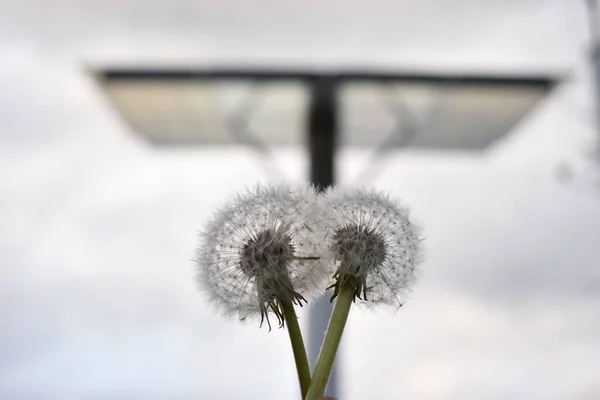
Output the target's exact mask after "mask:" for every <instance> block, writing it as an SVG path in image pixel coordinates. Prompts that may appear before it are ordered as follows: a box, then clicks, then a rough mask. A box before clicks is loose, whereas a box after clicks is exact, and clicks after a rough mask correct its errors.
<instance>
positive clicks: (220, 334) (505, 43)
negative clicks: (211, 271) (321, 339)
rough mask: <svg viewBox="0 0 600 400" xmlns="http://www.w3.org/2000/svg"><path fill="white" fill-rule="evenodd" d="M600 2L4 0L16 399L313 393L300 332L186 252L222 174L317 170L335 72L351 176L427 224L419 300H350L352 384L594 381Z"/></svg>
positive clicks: (0, 307) (1, 30) (495, 392)
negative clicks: (221, 309)
mask: <svg viewBox="0 0 600 400" xmlns="http://www.w3.org/2000/svg"><path fill="white" fill-rule="evenodd" d="M592 3H593V2H589V3H586V2H585V1H583V0H581V1H574V0H525V1H524V0H504V1H492V0H484V1H482V0H478V1H475V0H456V1H452V2H449V1H444V0H422V1H418V2H417V1H373V2H366V1H364V2H361V1H343V2H342V1H333V0H331V1H319V2H317V1H301V0H294V1H292V0H288V1H242V0H230V1H222V2H218V1H215V0H171V1H168V2H167V1H158V0H152V1H133V0H130V1H128V0H119V1H117V0H110V1H109V0H105V1H92V0H55V1H47V2H39V1H33V0H19V1H10V0H4V1H0V399H261V400H262V399H294V398H298V397H299V396H298V394H297V392H298V389H297V382H296V375H295V369H294V364H293V359H292V353H291V350H290V348H289V343H288V339H287V333H286V332H285V331H283V330H275V331H273V332H271V333H268V332H267V331H266V330H265V329H261V330H259V329H258V328H257V326H254V325H253V324H251V323H247V324H241V323H239V322H238V321H235V320H226V319H223V318H221V317H220V316H219V315H214V314H213V313H212V312H211V310H210V309H209V308H208V307H207V305H206V304H205V302H204V300H203V298H202V296H201V295H200V294H199V293H198V292H197V289H196V287H195V284H194V266H193V262H192V259H193V257H194V248H195V246H196V244H197V243H196V242H197V232H198V231H199V230H200V229H201V228H202V226H203V223H204V222H205V221H206V219H207V218H208V217H209V216H210V214H211V212H212V210H213V209H214V208H215V207H217V206H219V205H220V204H221V203H222V201H223V200H224V199H226V198H227V197H228V196H230V195H231V194H233V193H236V192H238V191H240V190H241V189H243V188H244V187H248V186H252V185H253V184H255V183H256V182H266V181H270V180H276V179H277V180H281V179H285V180H288V181H305V180H308V179H309V178H310V177H311V175H310V169H311V166H312V167H313V170H314V162H311V154H312V155H313V156H314V155H315V152H317V153H318V151H320V150H323V147H322V146H316V145H315V142H314V141H311V140H313V139H310V137H311V136H310V134H309V133H310V132H313V133H314V132H315V131H319V129H316V128H315V127H314V125H313V123H314V119H315V118H317V117H315V113H317V114H319V113H318V112H317V111H315V110H317V109H318V108H314V107H315V104H321V103H319V101H318V99H322V98H321V97H319V96H320V95H321V94H323V93H327V90H325V89H324V92H319V91H318V88H323V87H327V86H319V85H318V84H314V81H315V79H316V78H315V76H317V77H322V76H326V77H330V78H331V76H334V77H337V78H336V79H337V80H335V79H334V80H335V82H336V85H337V84H339V85H338V86H339V87H337V86H336V90H335V92H334V94H333V95H331V97H330V98H329V102H326V104H328V105H331V104H335V107H336V108H335V110H336V111H335V112H336V116H337V120H336V121H337V123H336V124H335V131H336V133H337V141H336V142H335V143H336V146H337V147H336V153H335V164H334V165H335V168H334V170H333V173H334V175H333V177H334V178H335V180H336V182H338V183H341V184H360V185H368V186H375V187H378V188H380V189H384V190H386V191H388V192H389V193H391V194H393V195H395V196H398V197H400V198H402V199H403V200H404V201H405V202H406V203H407V204H409V205H410V206H411V208H412V210H413V215H414V217H415V218H416V219H417V220H418V221H420V223H421V225H422V226H423V227H424V230H425V236H426V242H425V243H426V247H427V257H426V262H425V263H424V264H423V265H422V267H421V272H420V280H419V282H418V284H417V285H416V286H415V288H414V295H413V298H412V299H411V300H410V301H409V302H408V303H407V304H406V305H405V307H403V308H402V310H401V311H400V312H398V313H396V314H395V315H390V314H389V313H386V312H379V313H372V312H370V311H367V310H361V309H354V310H353V311H352V313H351V315H350V319H349V323H348V327H347V330H346V333H345V337H344V341H343V344H342V356H341V358H340V360H339V363H338V378H337V390H336V395H337V396H338V397H339V398H340V399H341V400H358V399H371V398H372V399H396V398H404V399H508V398H510V399H597V398H600V380H599V379H598V377H599V376H600V340H599V338H600V313H599V312H598V310H600V270H599V268H598V266H599V265H600V253H599V251H598V245H599V244H600V189H599V186H598V177H599V174H598V171H599V170H600V168H599V165H598V161H597V160H598V155H597V154H598V153H597V150H596V149H597V146H598V143H597V142H598V127H597V112H596V110H597V105H596V97H597V95H596V93H597V92H596V82H595V78H594V76H595V75H594V73H593V67H592V66H593V64H592V62H593V58H592V54H593V49H594V32H595V26H596V21H597V19H595V18H594V16H593V12H592V11H593V10H592V9H590V8H588V6H589V5H592ZM590 10H592V11H590ZM148 70H152V71H154V72H157V71H158V72H160V71H171V72H170V75H169V74H167V75H168V76H167V77H166V78H165V74H162V75H161V74H160V73H154V74H151V76H146V77H145V78H144V79H139V76H138V75H137V74H138V72H139V71H148ZM231 70H236V71H238V72H239V71H248V70H252V71H254V72H256V71H259V70H268V71H269V73H270V74H274V73H275V72H277V71H296V72H298V71H301V72H302V71H304V72H306V71H308V72H306V73H307V74H309V75H310V74H312V75H310V79H308V80H307V79H304V78H302V79H297V78H298V76H295V78H294V79H288V80H277V81H271V80H268V79H263V80H260V81H256V80H253V79H225V80H215V79H213V78H214V74H215V73H216V72H218V71H231ZM111 71H112V75H111ZM115 71H117V72H118V71H129V72H130V74H129V75H127V74H121V75H119V74H118V73H115ZM131 71H133V72H131ZM135 71H138V72H135ZM173 71H175V72H173ZM198 71H205V72H206V71H210V73H206V74H205V75H203V76H202V79H189V78H190V76H192V77H194V76H195V78H199V77H200V75H202V74H201V73H199V72H198ZM344 71H346V72H344ZM347 71H363V72H365V73H369V74H374V75H377V74H381V73H382V71H384V72H385V73H387V74H388V75H389V74H391V75H393V76H394V77H395V79H393V80H384V81H381V80H379V81H377V80H372V79H371V80H364V79H363V80H362V81H360V82H357V81H356V80H352V79H347V80H344V81H343V82H342V81H341V80H340V79H338V78H339V77H340V76H346V77H347V75H344V73H346V74H348V72H347ZM194 74H196V75H194ZM211 74H212V75H211ZM115 76H117V77H119V76H120V77H121V78H119V79H116V80H115V79H113V78H114V77H115ZM207 76H208V78H207ZM211 76H212V78H211ZM132 77H133V78H132ZM130 78H131V79H130ZM230 78H231V77H230ZM317 80H318V79H317ZM307 82H309V83H308V84H307ZM310 82H312V83H310ZM319 82H321V81H319ZM315 88H317V89H315ZM329 88H331V86H329ZM315 90H316V92H315ZM315 93H317V94H315ZM329 93H330V94H331V93H332V92H331V91H330V92H329ZM326 97H327V96H326ZM331 99H333V100H331ZM319 115H321V114H319ZM327 115H329V114H327ZM324 118H325V120H327V117H324ZM311 121H312V122H311ZM321 127H322V126H321ZM325 130H326V129H325ZM319 132H321V131H319ZM321 133H323V132H321ZM329 143H331V142H329ZM311 144H312V145H311ZM311 150H312V152H311ZM325 153H327V152H325ZM321 161H322V162H325V164H326V160H325V161H323V159H321ZM313 177H314V176H313ZM301 318H302V321H304V322H306V321H308V313H306V312H303V313H301ZM304 327H305V329H308V325H307V324H306V323H305V324H304Z"/></svg>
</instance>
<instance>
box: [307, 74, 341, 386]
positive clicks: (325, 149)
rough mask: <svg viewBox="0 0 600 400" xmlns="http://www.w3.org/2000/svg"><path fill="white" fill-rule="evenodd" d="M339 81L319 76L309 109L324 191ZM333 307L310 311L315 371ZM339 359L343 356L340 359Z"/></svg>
mask: <svg viewBox="0 0 600 400" xmlns="http://www.w3.org/2000/svg"><path fill="white" fill-rule="evenodd" d="M336 85H337V81H336V79H335V77H332V76H326V75H325V76H318V77H317V78H315V79H314V80H313V81H311V88H310V90H311V98H310V109H309V116H308V118H309V123H308V131H309V132H308V133H309V141H308V144H309V153H310V181H311V182H312V183H313V184H314V185H316V186H317V187H318V188H319V189H320V190H324V189H325V188H327V187H328V186H331V185H333V181H334V166H335V165H334V164H335V145H336V137H337V128H338V124H337V122H338V121H337V117H338V115H337V101H336ZM331 310H332V306H331V303H330V302H329V297H328V296H324V297H322V298H321V299H320V300H319V301H318V302H317V303H316V304H315V305H314V306H313V307H312V308H311V310H310V314H309V336H308V337H309V342H308V358H309V361H310V364H311V368H313V369H314V366H315V363H316V361H317V357H318V355H319V350H320V347H321V342H322V341H323V337H324V334H325V330H326V329H327V323H328V322H329V316H330V315H331ZM338 357H339V355H338ZM336 376H337V369H336V367H335V365H334V368H333V370H332V372H331V378H330V380H329V385H328V387H327V390H326V394H327V395H329V396H337V395H338V393H337V378H336Z"/></svg>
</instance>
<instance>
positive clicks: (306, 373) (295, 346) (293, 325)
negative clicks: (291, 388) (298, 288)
mask: <svg viewBox="0 0 600 400" xmlns="http://www.w3.org/2000/svg"><path fill="white" fill-rule="evenodd" d="M286 303H287V304H282V308H283V315H284V316H285V322H286V324H287V331H288V333H289V335H290V342H291V343H292V351H293V352H294V360H295V361H296V371H297V372H298V381H299V382H300V391H301V392H302V398H304V397H305V396H306V393H307V392H308V388H309V386H310V366H309V365H308V357H307V356H306V349H305V348H304V341H303V340H302V332H301V331H300V325H299V324H298V317H297V316H296V311H295V310H294V305H293V304H292V302H291V301H289V302H286Z"/></svg>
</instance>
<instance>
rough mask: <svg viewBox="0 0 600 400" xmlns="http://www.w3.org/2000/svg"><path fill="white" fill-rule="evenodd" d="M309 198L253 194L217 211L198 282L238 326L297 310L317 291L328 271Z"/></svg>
mask: <svg viewBox="0 0 600 400" xmlns="http://www.w3.org/2000/svg"><path fill="white" fill-rule="evenodd" d="M317 216H318V213H317V212H316V206H315V194H314V190H313V189H312V188H311V187H309V186H306V187H300V188H290V187H288V186H285V185H279V186H270V187H265V186H258V187H256V188H255V189H253V190H251V191H249V192H247V193H245V194H242V195H238V196H237V197H236V198H235V199H233V200H232V201H230V202H229V203H228V204H226V205H225V206H223V207H222V208H220V209H219V210H217V211H216V213H215V215H214V218H213V219H212V221H211V222H210V223H209V224H208V225H207V228H206V230H205V231H204V232H203V233H202V240H201V244H200V246H199V247H198V249H197V259H196V261H197V266H198V272H199V273H198V281H199V284H200V287H201V288H202V289H203V291H205V292H206V293H207V294H208V297H209V298H210V300H211V301H212V302H213V303H214V305H215V308H217V309H219V310H221V311H222V312H223V313H224V314H226V315H233V316H236V317H238V318H239V319H240V320H245V319H247V318H248V317H258V318H259V319H260V325H261V326H262V324H263V322H264V321H266V322H267V324H268V325H269V330H270V329H271V323H270V321H269V315H270V314H271V315H275V317H276V319H277V322H278V324H279V326H280V327H283V326H284V323H285V319H284V305H285V304H289V305H290V306H291V305H292V304H295V305H299V306H302V305H303V304H302V303H303V302H304V303H306V302H307V300H309V299H310V298H312V297H314V296H316V295H317V294H318V293H319V292H321V291H322V286H323V282H324V281H325V280H326V279H327V274H328V271H327V268H326V264H325V262H324V260H322V259H321V257H320V254H321V253H323V252H324V250H325V243H324V241H323V234H322V230H320V229H319V224H318V223H317Z"/></svg>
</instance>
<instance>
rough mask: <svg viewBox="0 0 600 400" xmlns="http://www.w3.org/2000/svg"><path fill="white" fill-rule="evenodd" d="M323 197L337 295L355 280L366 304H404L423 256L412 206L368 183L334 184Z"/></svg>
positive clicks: (356, 294) (359, 297)
mask: <svg viewBox="0 0 600 400" xmlns="http://www.w3.org/2000/svg"><path fill="white" fill-rule="evenodd" d="M320 203H321V209H322V210H323V211H322V213H323V217H322V220H323V223H324V224H325V225H326V227H327V228H328V230H329V231H330V234H329V235H328V237H327V242H328V249H329V253H330V254H331V257H332V258H333V260H334V263H335V268H336V272H335V274H334V279H335V283H334V284H333V285H332V286H331V287H334V288H335V291H334V296H333V297H335V296H336V295H337V290H338V289H339V286H340V285H342V284H346V283H349V284H351V285H352V286H353V287H355V299H356V298H358V299H360V300H364V301H363V302H362V303H364V304H371V305H381V304H383V305H392V306H396V307H400V306H401V305H402V304H403V303H404V302H405V301H406V297H407V294H408V291H409V289H410V286H411V284H412V283H413V282H414V281H415V268H416V267H417V266H418V264H419V263H420V262H421V260H422V245H421V242H422V239H421V237H420V235H421V230H420V228H419V227H418V226H417V225H416V224H415V223H414V222H413V221H412V220H411V218H410V217H409V210H408V208H406V207H404V206H403V205H401V203H400V202H399V201H397V200H395V199H392V198H391V197H389V196H388V195H386V194H384V193H381V192H379V191H376V190H366V189H345V188H334V189H330V190H328V191H327V192H326V193H325V195H324V196H323V198H322V200H321V202H320Z"/></svg>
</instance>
